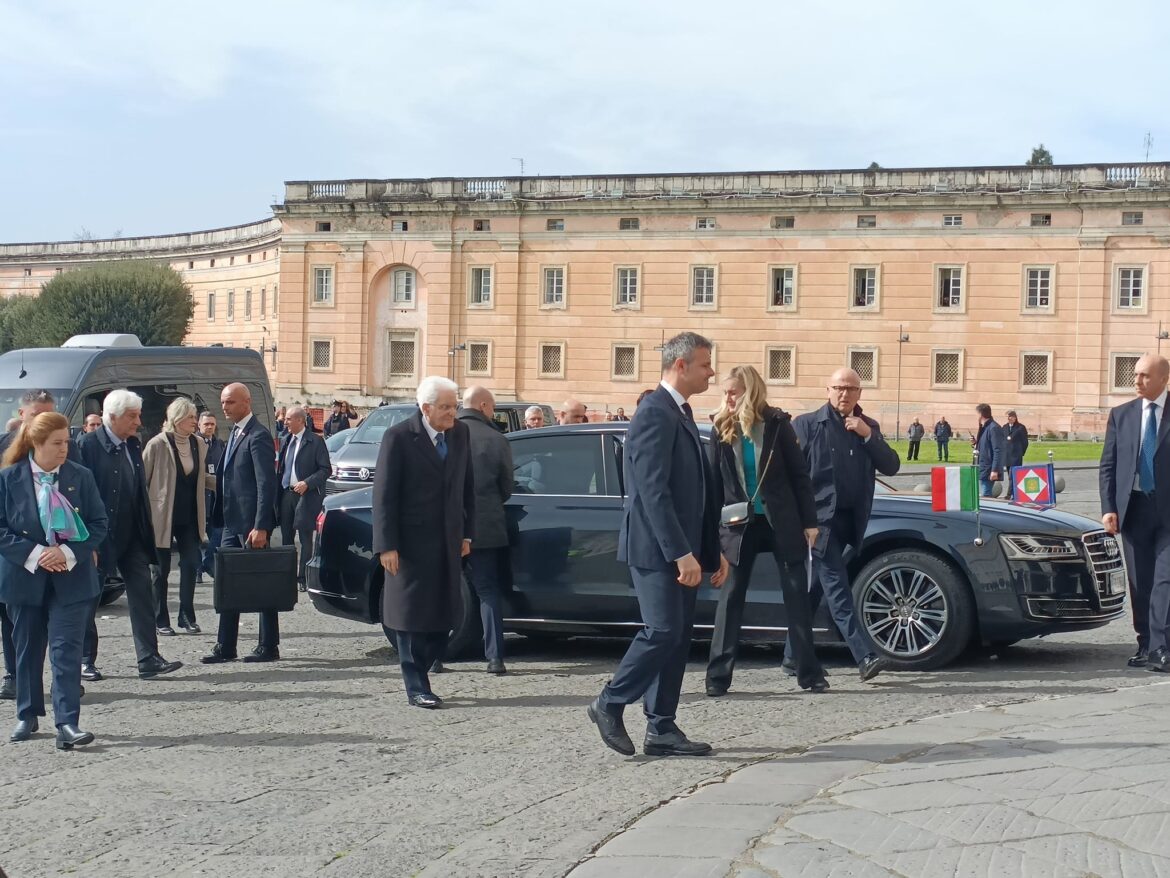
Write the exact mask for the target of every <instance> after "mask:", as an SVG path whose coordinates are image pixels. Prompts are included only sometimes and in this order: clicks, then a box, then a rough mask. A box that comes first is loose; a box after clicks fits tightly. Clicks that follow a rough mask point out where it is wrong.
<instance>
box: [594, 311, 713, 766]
mask: <svg viewBox="0 0 1170 878" xmlns="http://www.w3.org/2000/svg"><path fill="white" fill-rule="evenodd" d="M711 349H712V348H711V342H710V341H709V340H708V339H706V338H704V337H703V336H701V335H697V334H696V333H693V332H684V333H681V334H679V335H676V336H675V337H674V338H672V339H670V341H668V342H666V344H665V345H663V348H662V382H661V384H660V385H659V386H658V388H657V389H656V390H655V391H654V392H653V393H651V394H650V396H648V397H646V399H645V400H643V402H642V404H641V405H640V406H638V410H637V412H635V414H634V420H633V421H632V422H631V424H630V428H629V430H628V431H627V433H626V442H625V453H624V459H625V466H624V473H625V485H626V492H627V493H626V508H625V516H624V517H623V519H622V527H621V531H620V533H619V534H618V560H619V561H625V562H627V563H628V564H629V565H630V576H631V577H632V579H633V583H634V592H635V593H636V594H637V596H638V607H639V609H640V610H641V613H642V624H643V627H642V629H641V630H640V631H639V632H638V633H637V634H636V635H635V636H634V640H633V642H632V643H631V644H630V647H629V649H628V650H627V651H626V654H625V657H624V658H623V659H622V660H621V663H620V664H619V665H618V667H617V670H616V671H614V675H613V679H612V680H610V681H609V683H607V684H606V686H605V688H604V689H602V691H601V695H599V696H598V697H597V698H596V699H594V700H593V703H592V704H590V705H589V710H588V713H589V719H590V720H592V721H593V723H594V724H595V725H596V726H597V729H598V731H599V732H600V733H601V740H602V741H603V742H604V743H605V745H606V746H607V747H609V748H610V749H612V750H616V751H617V752H618V753H621V754H622V755H623V756H632V755H633V753H634V743H633V741H631V740H630V736H629V734H628V733H627V732H626V727H625V723H624V721H623V719H622V713H623V711H624V709H625V707H626V705H627V704H633V703H634V702H635V701H637V700H638V699H643V700H644V701H643V710H644V712H645V714H646V722H647V729H646V739H645V743H644V748H643V749H644V750H645V752H646V754H647V755H649V756H706V755H707V754H708V753H710V752H711V745H710V744H706V743H702V742H700V741H691V740H690V739H689V738H687V736H686V735H685V734H684V733H683V731H682V730H681V729H680V728H679V727H678V725H677V724H676V723H675V715H676V713H677V711H678V699H679V692H680V690H681V689H682V681H683V674H684V672H685V671H686V663H687V653H688V652H689V650H690V648H691V630H692V627H693V624H694V614H695V597H696V595H697V593H698V587H699V583H700V582H701V581H702V578H703V573H704V572H710V573H711V574H712V575H711V584H712V585H713V586H715V587H716V588H719V587H720V586H722V585H723V582H724V580H725V579H726V578H727V571H728V565H727V559H726V558H724V557H723V554H722V552H721V551H720V546H719V510H720V504H721V503H722V502H723V486H722V483H721V476H720V474H719V470H718V469H713V468H711V467H710V466H708V464H707V455H706V454H704V453H703V447H702V442H701V440H700V439H699V431H698V428H697V427H696V426H695V420H694V413H693V412H692V410H691V406H690V403H689V402H687V399H688V398H689V397H690V396H692V395H694V394H696V393H702V392H704V391H705V390H706V389H707V387H708V386H709V385H710V382H711V377H712V376H713V375H714V374H715V372H714V370H713V369H712V368H711Z"/></svg>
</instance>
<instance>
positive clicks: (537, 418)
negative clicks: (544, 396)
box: [524, 405, 544, 430]
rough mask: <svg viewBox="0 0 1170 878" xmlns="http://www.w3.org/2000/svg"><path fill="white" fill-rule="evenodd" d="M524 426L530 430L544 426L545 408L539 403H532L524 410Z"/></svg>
mask: <svg viewBox="0 0 1170 878" xmlns="http://www.w3.org/2000/svg"><path fill="white" fill-rule="evenodd" d="M524 426H525V427H526V428H527V429H529V430H536V429H538V428H539V427H543V426H544V409H542V408H541V407H540V406H538V405H530V406H529V407H528V408H526V409H525V410H524Z"/></svg>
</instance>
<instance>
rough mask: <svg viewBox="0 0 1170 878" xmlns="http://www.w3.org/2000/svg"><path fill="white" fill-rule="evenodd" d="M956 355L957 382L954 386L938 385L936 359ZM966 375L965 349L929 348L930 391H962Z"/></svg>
mask: <svg viewBox="0 0 1170 878" xmlns="http://www.w3.org/2000/svg"><path fill="white" fill-rule="evenodd" d="M952 354H958V357H959V364H958V370H957V374H958V381H957V382H956V383H955V384H939V383H938V380H937V375H938V369H937V366H938V358H939V356H940V355H946V356H950V355H952ZM966 375H967V351H966V349H965V348H931V350H930V389H931V390H962V389H963V385H964V384H965V383H966Z"/></svg>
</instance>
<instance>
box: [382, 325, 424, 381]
mask: <svg viewBox="0 0 1170 878" xmlns="http://www.w3.org/2000/svg"><path fill="white" fill-rule="evenodd" d="M418 340H419V333H418V330H417V329H387V330H386V362H385V365H384V366H383V373H382V374H383V376H384V378H385V383H386V384H387V385H388V386H401V385H403V384H408V383H409V384H413V383H414V382H416V381H417V380H418V377H419V368H418V354H419V344H418ZM396 341H397V342H407V341H408V342H410V343H411V344H412V345H414V361H413V363H412V368H413V369H414V371H413V372H411V373H410V374H409V375H407V374H405V373H401V372H392V371H391V365H392V364H393V362H394V355H393V350H394V342H396Z"/></svg>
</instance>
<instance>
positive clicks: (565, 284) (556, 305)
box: [539, 263, 569, 311]
mask: <svg viewBox="0 0 1170 878" xmlns="http://www.w3.org/2000/svg"><path fill="white" fill-rule="evenodd" d="M550 271H559V272H560V273H561V300H560V301H559V302H549V301H548V300H547V295H548V276H549V272H550ZM539 307H540V310H542V311H564V310H565V309H566V308H568V307H569V266H568V265H567V264H565V263H560V264H557V265H542V266H540V306H539Z"/></svg>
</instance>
